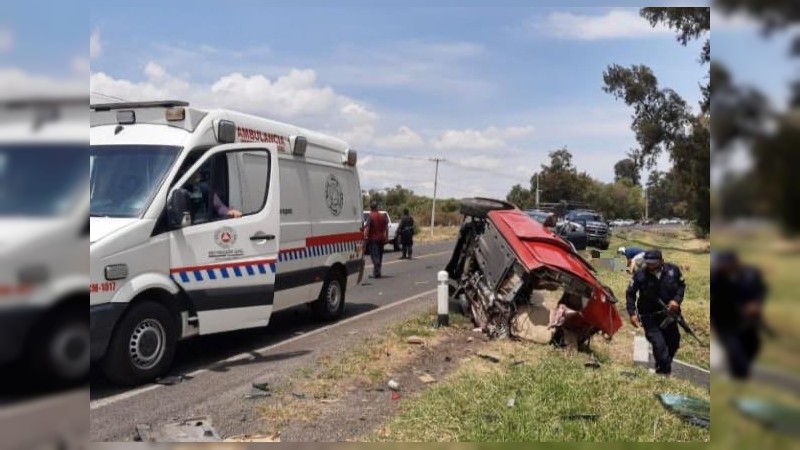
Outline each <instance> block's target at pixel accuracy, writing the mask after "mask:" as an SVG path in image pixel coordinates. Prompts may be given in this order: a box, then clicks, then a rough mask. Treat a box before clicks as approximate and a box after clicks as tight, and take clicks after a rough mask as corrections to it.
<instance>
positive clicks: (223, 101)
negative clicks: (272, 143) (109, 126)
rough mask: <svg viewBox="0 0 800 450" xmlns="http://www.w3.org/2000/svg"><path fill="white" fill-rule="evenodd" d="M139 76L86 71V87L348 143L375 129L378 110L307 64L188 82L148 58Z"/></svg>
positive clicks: (361, 142) (364, 138)
mask: <svg viewBox="0 0 800 450" xmlns="http://www.w3.org/2000/svg"><path fill="white" fill-rule="evenodd" d="M143 73H144V76H145V80H143V81H131V80H126V79H117V78H114V77H112V76H110V75H108V74H106V73H104V72H97V73H92V74H91V76H90V86H91V90H92V92H96V93H100V94H102V95H106V96H112V97H116V98H121V99H125V100H153V99H164V98H181V99H186V100H188V101H190V102H192V103H193V104H196V105H198V106H200V107H203V106H204V105H205V106H209V107H214V108H229V109H233V110H237V111H243V112H248V113H253V114H258V115H262V116H265V117H271V118H275V119H278V120H290V121H292V122H293V123H297V124H298V125H304V126H306V127H309V128H315V129H320V130H323V131H326V132H328V133H331V134H333V135H335V136H339V137H341V138H342V139H345V140H346V141H348V142H350V143H351V144H352V145H354V146H362V145H366V144H368V143H369V142H371V141H372V139H373V138H374V135H375V123H376V122H377V120H378V115H377V114H376V113H375V112H374V111H372V110H371V109H370V108H369V107H368V106H366V105H365V104H362V103H360V102H357V101H355V100H353V99H351V98H349V97H347V96H344V95H341V94H339V93H337V92H335V91H334V90H333V89H332V88H331V87H329V86H320V85H319V84H318V82H317V77H316V73H315V72H314V71H313V70H301V69H291V70H290V71H289V72H288V73H286V74H285V75H283V76H280V77H277V78H274V79H270V78H268V77H266V76H264V75H249V76H248V75H244V74H242V73H239V72H235V73H230V74H227V75H223V76H221V77H219V78H217V79H216V80H215V81H213V82H211V83H210V84H202V83H191V82H190V81H188V80H186V79H184V78H181V77H178V76H175V75H172V74H170V73H169V72H168V71H167V70H165V69H164V68H163V67H162V66H161V65H159V64H157V63H155V62H153V61H151V62H149V63H148V64H147V65H146V66H145V68H144V69H143Z"/></svg>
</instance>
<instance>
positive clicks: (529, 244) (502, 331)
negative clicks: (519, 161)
mask: <svg viewBox="0 0 800 450" xmlns="http://www.w3.org/2000/svg"><path fill="white" fill-rule="evenodd" d="M461 212H462V214H464V222H463V225H462V227H461V231H460V233H459V239H458V241H457V243H456V247H455V249H454V252H453V256H452V258H451V260H450V262H449V264H448V265H447V268H446V270H447V272H448V274H449V276H450V285H451V290H450V292H451V295H452V297H453V299H454V300H457V301H458V302H459V303H460V304H461V305H462V307H463V308H464V309H465V311H466V312H467V313H468V314H469V315H470V316H471V317H472V319H473V321H474V323H475V325H476V326H478V327H480V328H481V329H482V330H483V331H484V332H485V333H487V334H488V335H489V336H491V337H505V336H509V335H515V336H516V337H521V338H526V335H525V334H526V333H525V332H524V330H525V328H526V327H524V326H521V324H523V323H525V322H529V321H530V320H532V318H533V317H538V318H542V317H544V319H543V320H542V319H539V320H538V321H537V320H533V322H534V325H535V326H534V328H535V327H539V331H542V332H544V333H543V334H544V335H545V336H548V338H547V339H545V341H546V342H548V343H549V342H555V343H568V342H572V341H574V342H575V343H577V344H580V343H585V342H586V341H588V339H589V338H590V337H591V336H593V335H594V334H597V333H602V334H603V335H605V336H606V337H608V338H610V337H611V336H613V335H614V334H615V333H616V332H617V331H618V330H619V329H620V327H621V326H622V320H621V318H620V315H619V313H618V311H617V308H616V303H617V299H616V298H615V297H614V294H613V292H612V291H611V289H610V288H608V287H607V286H604V285H603V284H602V283H601V282H600V280H598V279H597V277H596V276H595V274H594V269H593V268H592V266H591V265H590V264H589V263H588V262H587V261H586V260H585V259H584V258H583V257H582V256H581V255H580V254H578V253H577V252H576V251H575V250H574V249H573V248H572V246H571V245H570V244H569V243H568V242H566V241H564V240H563V239H562V238H560V237H559V236H558V235H556V234H554V233H553V232H551V231H549V230H547V229H546V228H544V227H543V226H542V225H541V224H539V223H538V222H536V221H535V220H533V219H531V218H530V217H529V216H528V215H527V214H525V213H524V212H523V211H520V210H519V209H517V208H516V207H514V206H513V205H511V204H508V203H505V202H501V201H497V200H490V199H482V198H470V199H464V200H462V205H461ZM557 290H558V291H561V295H560V298H559V300H558V301H557V302H556V303H555V304H550V305H548V304H547V302H544V301H543V298H544V297H545V295H543V293H542V291H557ZM543 308H544V310H543ZM537 310H538V312H539V313H541V312H542V311H544V312H545V314H539V313H536V311H537ZM522 314H524V315H525V316H526V317H525V318H524V320H522V318H521V317H520V316H521V315H522ZM538 334H539V338H538V339H541V334H542V333H538ZM531 340H537V339H531ZM543 343H544V342H543Z"/></svg>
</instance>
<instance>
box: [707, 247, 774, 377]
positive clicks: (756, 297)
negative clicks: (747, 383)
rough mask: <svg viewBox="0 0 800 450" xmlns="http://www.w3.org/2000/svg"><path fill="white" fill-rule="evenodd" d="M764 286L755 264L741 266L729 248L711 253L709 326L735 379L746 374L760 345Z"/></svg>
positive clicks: (762, 325)
mask: <svg viewBox="0 0 800 450" xmlns="http://www.w3.org/2000/svg"><path fill="white" fill-rule="evenodd" d="M766 297H767V286H766V284H765V283H764V280H763V278H762V276H761V271H760V270H759V269H758V268H756V267H750V266H745V265H743V264H742V263H740V262H739V257H738V256H737V255H736V253H734V252H731V251H720V252H719V253H718V254H716V255H714V262H713V263H712V265H711V328H712V329H713V330H714V333H715V334H716V335H717V338H718V339H719V340H720V342H721V343H722V346H723V347H724V348H725V355H726V356H727V359H728V370H729V371H730V373H731V375H732V376H733V377H734V378H737V379H744V378H747V377H748V376H749V375H750V369H751V367H752V365H753V361H754V360H755V359H756V356H758V352H759V350H760V349H761V331H762V330H763V329H764V328H765V325H764V321H763V308H764V300H765V299H766Z"/></svg>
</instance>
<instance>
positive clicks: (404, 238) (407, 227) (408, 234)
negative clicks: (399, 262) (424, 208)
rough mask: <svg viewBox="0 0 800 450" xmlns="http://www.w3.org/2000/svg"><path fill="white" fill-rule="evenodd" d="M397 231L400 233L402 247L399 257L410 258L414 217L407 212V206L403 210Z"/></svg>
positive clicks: (412, 244)
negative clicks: (401, 253) (401, 254)
mask: <svg viewBox="0 0 800 450" xmlns="http://www.w3.org/2000/svg"><path fill="white" fill-rule="evenodd" d="M397 232H398V233H400V245H401V246H402V247H403V256H401V257H400V259H411V248H412V247H413V246H414V218H413V217H411V214H409V212H408V208H406V209H404V210H403V217H401V218H400V225H399V226H398V227H397Z"/></svg>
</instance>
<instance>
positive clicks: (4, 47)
mask: <svg viewBox="0 0 800 450" xmlns="http://www.w3.org/2000/svg"><path fill="white" fill-rule="evenodd" d="M13 48H14V34H13V33H12V32H11V30H10V29H8V28H5V27H0V53H8V52H10V51H11V50H12V49H13Z"/></svg>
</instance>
